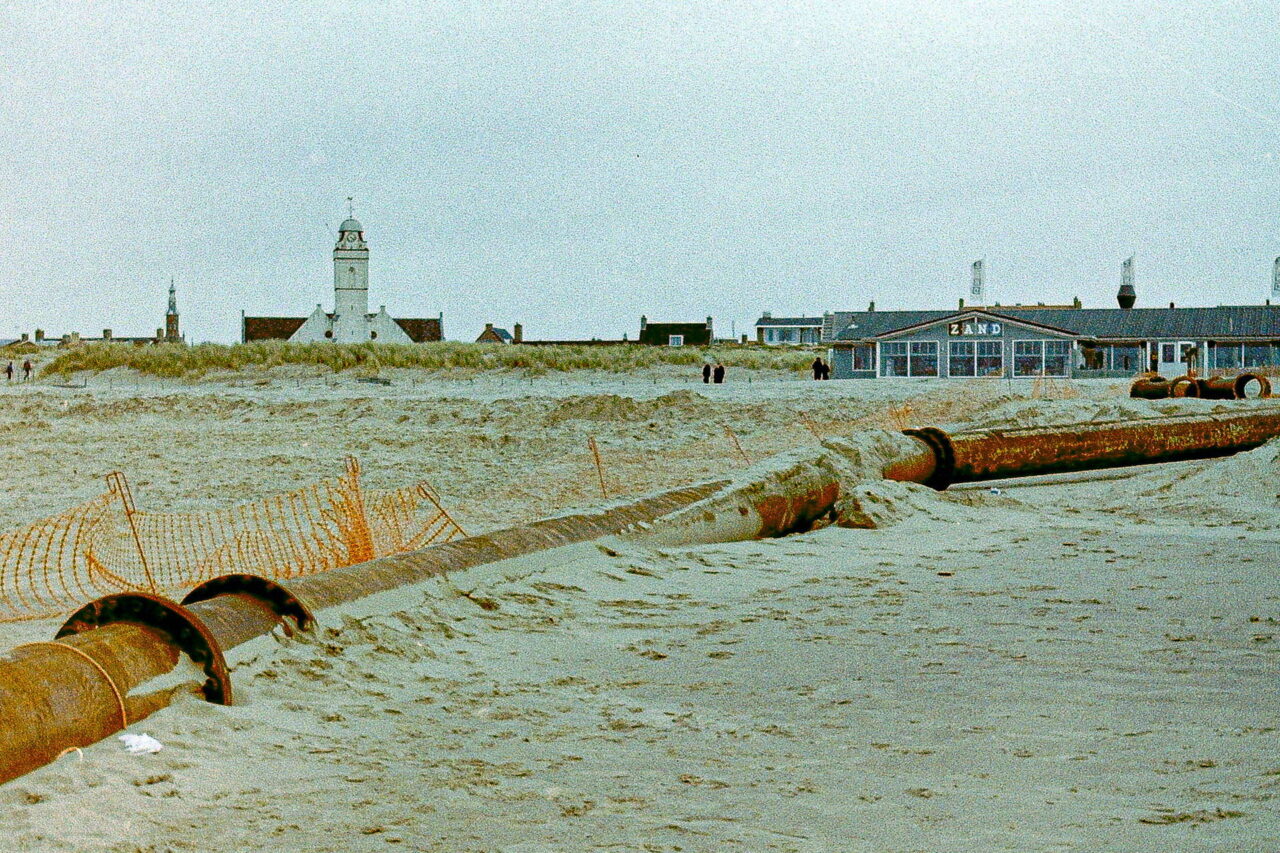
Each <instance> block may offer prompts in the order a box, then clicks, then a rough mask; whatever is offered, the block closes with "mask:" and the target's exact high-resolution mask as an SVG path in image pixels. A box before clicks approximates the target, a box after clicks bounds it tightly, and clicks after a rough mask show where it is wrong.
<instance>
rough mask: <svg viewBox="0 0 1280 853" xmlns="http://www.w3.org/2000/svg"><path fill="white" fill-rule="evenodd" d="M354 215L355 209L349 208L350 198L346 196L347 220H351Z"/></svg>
mask: <svg viewBox="0 0 1280 853" xmlns="http://www.w3.org/2000/svg"><path fill="white" fill-rule="evenodd" d="M355 215H356V214H355V208H353V207H352V206H351V196H347V218H348V219H352V218H354V217H355Z"/></svg>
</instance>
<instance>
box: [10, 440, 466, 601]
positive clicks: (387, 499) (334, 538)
mask: <svg viewBox="0 0 1280 853" xmlns="http://www.w3.org/2000/svg"><path fill="white" fill-rule="evenodd" d="M462 535H466V534H465V533H464V532H463V530H462V528H461V527H459V526H458V524H457V523H456V522H455V521H454V520H453V518H452V517H450V515H449V513H448V512H447V511H445V509H444V507H443V506H441V504H440V500H439V497H438V496H437V495H436V493H435V492H434V491H433V490H432V489H431V487H430V486H428V485H427V484H426V483H425V482H421V483H417V484H415V485H413V486H407V487H403V488H399V489H385V490H365V489H364V488H363V487H362V485H361V483H360V465H359V463H358V462H357V461H356V460H355V459H348V460H347V467H346V472H345V473H344V474H343V475H342V476H340V477H336V478H334V479H331V480H322V481H320V482H319V483H314V484H312V485H310V486H306V487H304V488H301V489H297V490H294V491H292V492H285V493H283V494H278V495H272V496H271V497H269V498H264V499H262V500H259V501H254V502H251V503H246V504H240V505H239V506H235V507H231V508H228V509H218V510H209V511H204V512H143V511H140V510H138V509H137V507H136V506H134V503H133V496H132V494H131V493H130V490H129V484H128V482H127V481H126V480H125V477H124V475H123V474H121V473H119V472H115V473H113V474H110V475H108V477H107V491H105V492H104V493H103V494H101V495H99V496H97V497H95V498H93V499H91V500H88V501H85V502H84V503H82V504H80V505H78V506H76V507H73V508H71V509H69V510H67V511H66V512H64V513H61V514H60V515H56V516H53V517H52V518H46V519H42V520H41V521H37V522H35V523H34V524H30V525H28V526H26V527H24V528H22V529H21V530H17V531H15V532H13V533H7V534H3V535H0V621H15V620H19V619H37V618H41V617H45V616H52V615H55V614H58V613H63V612H66V611H67V610H68V609H71V608H74V607H76V606H78V605H80V604H84V603H85V602H87V601H89V600H90V599H92V598H96V597H98V596H101V595H107V594H110V593H114V592H123V591H128V590H146V591H151V592H159V593H172V594H177V593H185V592H187V591H188V590H190V589H191V587H193V586H195V585H196V584H199V583H201V582H202V581H206V580H208V579H210V578H214V577H218V576H219V575H225V574H231V573H245V574H253V575H260V576H262V577H267V578H290V577H297V576H298V575H306V574H314V573H315V572H323V571H325V570H327V569H333V568H337V567H338V566H349V565H352V564H354V563H361V562H364V561H365V560H372V559H374V558H375V557H382V556H386V555H388V554H398V553H402V552H404V551H411V550H414V549H416V548H423V547H425V546H427V545H430V544H433V543H437V542H447V541H449V540H450V539H453V538H454V537H456V536H462Z"/></svg>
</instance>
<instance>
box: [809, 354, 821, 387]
mask: <svg viewBox="0 0 1280 853" xmlns="http://www.w3.org/2000/svg"><path fill="white" fill-rule="evenodd" d="M809 367H810V368H812V370H813V379H814V381H815V382H816V381H817V380H819V379H821V378H822V356H820V355H819V356H816V357H814V359H813V364H811V365H809Z"/></svg>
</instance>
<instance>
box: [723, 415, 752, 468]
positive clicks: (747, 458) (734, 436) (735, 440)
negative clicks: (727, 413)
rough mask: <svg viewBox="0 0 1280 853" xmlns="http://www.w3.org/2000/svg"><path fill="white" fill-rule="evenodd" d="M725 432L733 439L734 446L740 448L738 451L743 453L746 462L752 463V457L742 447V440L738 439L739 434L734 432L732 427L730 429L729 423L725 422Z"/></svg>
mask: <svg viewBox="0 0 1280 853" xmlns="http://www.w3.org/2000/svg"><path fill="white" fill-rule="evenodd" d="M724 432H725V435H727V436H729V438H731V439H732V440H733V446H734V447H736V448H738V452H739V453H740V454H742V458H743V460H745V461H746V463H747V464H748V465H750V464H751V457H750V456H748V455H747V451H745V450H743V449H742V442H740V441H738V434H737V433H736V432H734V431H733V430H732V429H730V428H729V425H728V424H725V427H724Z"/></svg>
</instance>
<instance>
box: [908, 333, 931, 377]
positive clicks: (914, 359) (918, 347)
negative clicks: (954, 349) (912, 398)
mask: <svg viewBox="0 0 1280 853" xmlns="http://www.w3.org/2000/svg"><path fill="white" fill-rule="evenodd" d="M910 370H911V372H910V374H909V375H911V376H937V375H938V342H937V341H912V342H911V364H910Z"/></svg>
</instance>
